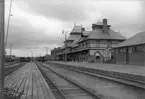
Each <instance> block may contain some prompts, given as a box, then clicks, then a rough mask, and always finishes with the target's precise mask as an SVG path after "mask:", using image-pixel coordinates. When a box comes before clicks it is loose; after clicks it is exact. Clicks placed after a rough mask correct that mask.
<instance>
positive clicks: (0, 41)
mask: <svg viewBox="0 0 145 99" xmlns="http://www.w3.org/2000/svg"><path fill="white" fill-rule="evenodd" d="M4 10H5V0H0V99H4V57H5V56H4V47H5V46H4V40H5V39H4V38H5V29H4V26H5V24H4V23H5V22H4V16H5V13H4Z"/></svg>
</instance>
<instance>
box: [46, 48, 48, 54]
mask: <svg viewBox="0 0 145 99" xmlns="http://www.w3.org/2000/svg"><path fill="white" fill-rule="evenodd" d="M45 48H46V55H47V54H48V47H45Z"/></svg>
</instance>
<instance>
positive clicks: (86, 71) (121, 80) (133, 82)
mask: <svg viewBox="0 0 145 99" xmlns="http://www.w3.org/2000/svg"><path fill="white" fill-rule="evenodd" d="M48 64H49V63H48ZM52 65H53V66H55V67H59V68H64V69H67V70H71V71H75V72H79V73H83V74H87V75H91V76H96V77H100V78H105V79H108V80H112V81H116V82H119V83H123V84H127V85H131V86H134V87H139V88H142V89H145V82H144V81H137V80H134V79H129V78H126V77H119V76H113V75H108V74H105V73H101V72H96V71H95V69H94V70H93V69H91V70H89V69H87V68H76V67H74V68H72V67H71V66H62V65H54V64H51V65H50V66H52Z"/></svg>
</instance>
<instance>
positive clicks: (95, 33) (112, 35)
mask: <svg viewBox="0 0 145 99" xmlns="http://www.w3.org/2000/svg"><path fill="white" fill-rule="evenodd" d="M87 39H117V40H125V39H126V38H125V37H124V36H122V35H121V34H120V33H118V32H114V31H113V30H110V29H109V30H108V33H104V32H103V31H102V29H95V30H92V31H91V33H90V34H89V36H88V37H87Z"/></svg>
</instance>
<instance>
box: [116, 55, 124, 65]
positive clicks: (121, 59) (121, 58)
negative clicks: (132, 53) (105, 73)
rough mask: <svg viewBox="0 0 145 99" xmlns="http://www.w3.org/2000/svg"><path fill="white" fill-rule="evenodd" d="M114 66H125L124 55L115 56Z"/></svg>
mask: <svg viewBox="0 0 145 99" xmlns="http://www.w3.org/2000/svg"><path fill="white" fill-rule="evenodd" d="M116 64H126V55H125V53H118V54H117V55H116Z"/></svg>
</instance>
